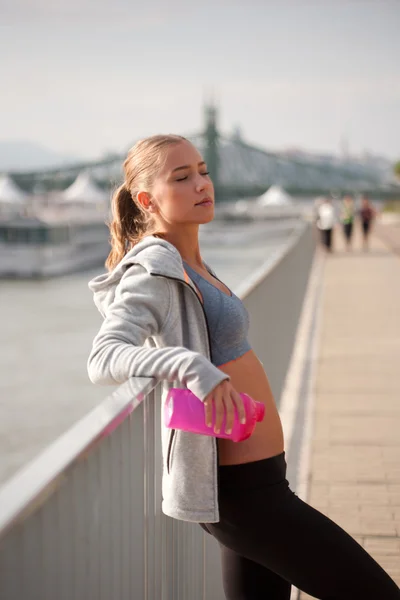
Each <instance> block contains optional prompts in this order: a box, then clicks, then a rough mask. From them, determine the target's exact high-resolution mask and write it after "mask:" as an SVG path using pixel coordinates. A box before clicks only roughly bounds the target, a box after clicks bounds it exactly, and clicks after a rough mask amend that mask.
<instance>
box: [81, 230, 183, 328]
mask: <svg viewBox="0 0 400 600" xmlns="http://www.w3.org/2000/svg"><path fill="white" fill-rule="evenodd" d="M131 265H141V266H142V267H143V268H144V269H146V271H147V272H148V273H149V274H152V275H162V276H164V277H171V278H173V279H181V280H182V281H185V276H184V270H183V264H182V258H181V255H180V254H179V252H178V250H177V249H176V248H175V246H174V245H173V244H171V243H170V242H167V241H166V240H163V239H160V238H157V237H154V236H150V235H149V236H147V237H145V238H144V239H143V240H141V241H140V242H139V243H138V244H136V245H135V246H134V247H133V248H132V250H130V251H129V252H128V253H127V254H126V255H125V256H124V258H123V259H122V260H121V261H120V262H119V263H118V264H117V265H116V267H115V268H114V269H113V270H112V271H110V272H108V273H104V274H103V275H98V276H97V277H95V278H94V279H92V280H91V281H89V284H88V285H89V289H90V290H91V291H92V292H93V294H94V302H95V304H96V306H97V308H98V309H99V311H100V312H101V314H102V315H103V316H104V314H105V309H106V308H107V307H108V306H109V305H110V304H111V303H112V302H113V300H114V297H115V290H116V288H117V286H118V284H119V282H120V281H121V278H122V277H123V275H124V273H125V272H126V271H127V269H129V267H130V266H131Z"/></svg>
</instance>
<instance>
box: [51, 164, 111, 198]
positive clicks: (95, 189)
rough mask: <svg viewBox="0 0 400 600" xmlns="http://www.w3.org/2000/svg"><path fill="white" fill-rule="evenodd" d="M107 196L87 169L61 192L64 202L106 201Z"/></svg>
mask: <svg viewBox="0 0 400 600" xmlns="http://www.w3.org/2000/svg"><path fill="white" fill-rule="evenodd" d="M106 198H107V194H106V192H104V191H103V190H101V189H100V188H99V186H98V185H97V184H96V183H95V182H94V181H93V179H92V178H91V176H90V174H89V173H88V172H87V171H82V173H79V175H78V177H77V178H76V179H75V181H74V182H73V184H72V185H70V186H69V187H68V188H67V189H66V190H64V191H63V192H61V194H60V200H61V201H62V202H82V203H87V204H97V203H100V202H105V200H106Z"/></svg>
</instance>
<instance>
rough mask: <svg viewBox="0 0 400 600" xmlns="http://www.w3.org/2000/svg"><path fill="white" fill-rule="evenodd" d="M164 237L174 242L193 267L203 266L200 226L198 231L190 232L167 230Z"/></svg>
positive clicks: (185, 259)
mask: <svg viewBox="0 0 400 600" xmlns="http://www.w3.org/2000/svg"><path fill="white" fill-rule="evenodd" d="M163 238H164V239H165V240H167V242H170V244H173V245H174V246H175V248H176V249H177V250H178V252H179V254H180V255H181V257H182V260H184V261H185V262H186V263H187V264H188V265H190V266H192V267H195V266H197V267H203V261H202V258H201V253H200V245H199V235H198V226H197V231H195V232H193V231H190V232H189V231H188V232H171V231H169V232H165V233H163Z"/></svg>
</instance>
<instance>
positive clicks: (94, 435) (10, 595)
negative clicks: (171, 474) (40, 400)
mask: <svg viewBox="0 0 400 600" xmlns="http://www.w3.org/2000/svg"><path fill="white" fill-rule="evenodd" d="M313 253H314V242H313V236H312V232H311V228H310V226H309V225H304V226H302V227H301V228H299V230H298V231H296V233H295V234H294V235H293V238H292V239H291V241H290V243H289V244H288V246H287V247H286V249H285V250H284V251H283V252H281V253H280V254H279V255H277V256H276V257H275V259H274V261H273V262H272V263H271V261H269V262H268V266H265V267H263V268H261V269H259V270H258V271H257V272H255V273H253V274H252V276H251V277H250V278H249V279H248V280H247V281H246V282H244V284H243V285H242V286H241V288H240V289H239V290H236V293H237V294H238V295H240V296H241V297H242V298H243V301H244V303H245V305H246V307H247V309H248V310H249V312H250V320H251V326H250V341H251V344H252V346H253V348H254V349H255V351H256V352H257V354H258V356H259V357H260V359H261V361H262V362H263V364H264V366H265V368H266V370H267V373H268V375H269V378H270V381H271V387H272V389H273V392H274V395H275V397H276V398H277V400H279V397H280V394H281V391H282V387H283V383H284V379H285V375H286V371H287V368H288V365H289V361H290V356H291V352H292V347H293V341H294V337H295V332H296V327H297V321H298V318H299V315H300V311H301V306H302V301H303V297H304V293H305V289H306V285H307V279H308V274H309V271H310V267H311V263H312V258H313ZM160 418H161V399H160V386H157V387H155V382H154V381H153V380H151V379H139V378H133V379H132V380H130V381H128V382H126V383H125V384H123V385H122V386H120V387H119V388H118V389H117V390H116V391H115V392H114V393H113V394H112V395H111V396H109V397H108V398H106V399H105V400H104V402H103V403H102V404H101V405H99V406H98V407H97V408H95V409H94V410H93V411H91V412H90V413H89V414H88V415H87V416H86V417H84V418H83V419H81V420H80V421H79V422H78V423H77V424H76V425H75V426H74V427H72V428H71V429H70V430H69V431H67V432H66V433H65V434H64V435H63V436H61V437H60V438H59V439H58V440H56V441H55V442H54V443H53V444H52V445H51V446H49V447H48V448H47V449H46V450H45V451H44V452H43V453H42V454H41V455H40V456H38V457H37V458H36V459H35V460H34V461H33V462H32V463H30V464H29V465H27V466H26V467H25V468H23V469H21V470H20V471H19V472H18V473H17V474H16V475H15V476H14V477H13V478H12V479H11V480H10V481H9V482H7V483H6V484H5V485H4V486H3V487H2V488H1V489H0V598H1V600H15V599H16V598H18V600H64V599H65V600H73V599H76V600H83V599H85V600H103V599H104V600H111V599H112V600H131V599H132V600H133V599H134V600H160V599H161V600H188V599H189V598H190V600H222V598H223V597H224V595H223V591H222V587H221V578H220V561H219V556H218V547H217V545H216V544H215V543H214V540H213V539H212V538H211V536H208V535H206V534H204V533H203V531H202V530H201V528H200V527H199V526H197V525H194V524H190V523H185V522H179V521H175V520H173V519H170V518H168V517H166V516H165V515H163V514H162V512H161V468H162V467H161V465H162V461H161V440H160V438H161V436H160Z"/></svg>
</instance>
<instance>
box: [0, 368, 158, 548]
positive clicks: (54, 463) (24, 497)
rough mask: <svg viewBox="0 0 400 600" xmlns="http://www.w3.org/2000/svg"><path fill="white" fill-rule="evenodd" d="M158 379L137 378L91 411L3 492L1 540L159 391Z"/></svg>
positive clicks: (21, 472) (0, 499) (26, 467)
mask: <svg viewBox="0 0 400 600" xmlns="http://www.w3.org/2000/svg"><path fill="white" fill-rule="evenodd" d="M155 385H156V382H155V380H154V379H151V378H147V377H146V378H145V377H133V378H132V379H130V380H129V381H127V382H126V383H124V384H122V385H120V386H119V387H118V388H117V389H116V390H115V391H114V392H113V393H112V394H110V395H109V396H108V397H107V398H105V400H103V401H102V402H101V404H99V406H97V407H96V408H94V409H93V410H92V411H90V412H89V413H88V414H87V415H85V416H84V417H83V418H82V419H80V420H79V421H78V422H77V423H76V424H75V425H73V426H72V427H71V428H70V429H68V430H67V431H66V432H65V433H64V434H63V435H61V436H60V437H59V438H58V439H56V440H55V441H54V442H53V443H52V444H51V445H50V446H48V447H47V448H46V449H45V450H44V451H43V452H42V453H40V454H39V455H38V456H37V457H36V458H35V459H33V460H32V461H31V462H30V463H28V464H27V465H26V466H25V467H23V468H22V469H20V470H19V471H17V473H16V474H15V475H14V476H13V477H12V478H11V479H10V480H9V481H7V482H6V483H5V484H4V485H3V486H2V487H1V488H0V537H1V536H2V535H3V534H4V533H5V531H6V530H8V528H9V526H10V525H11V524H13V523H14V522H15V521H16V520H17V519H18V518H19V517H20V516H21V515H22V514H23V513H25V511H29V510H30V509H31V508H32V504H34V505H35V506H36V502H35V501H36V500H37V501H39V498H40V497H41V495H42V494H44V495H46V491H47V490H48V489H49V486H51V485H52V484H55V482H56V481H57V478H58V477H59V476H60V475H62V473H63V472H65V470H66V469H68V468H69V467H70V466H71V465H72V464H73V463H74V462H76V461H77V460H79V458H80V457H81V456H82V455H83V454H84V453H85V451H87V450H88V449H89V448H90V447H91V446H92V445H93V444H94V443H95V442H96V441H98V440H100V439H101V438H102V437H106V436H107V435H109V434H110V433H111V431H113V429H115V427H117V426H118V425H119V423H121V422H122V421H123V420H124V419H125V418H126V417H127V416H128V415H129V414H130V413H131V412H132V411H134V410H135V408H137V406H139V404H140V403H141V402H142V401H143V399H144V398H145V396H146V395H147V394H149V393H150V392H151V390H152V389H153V388H154V387H155Z"/></svg>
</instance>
